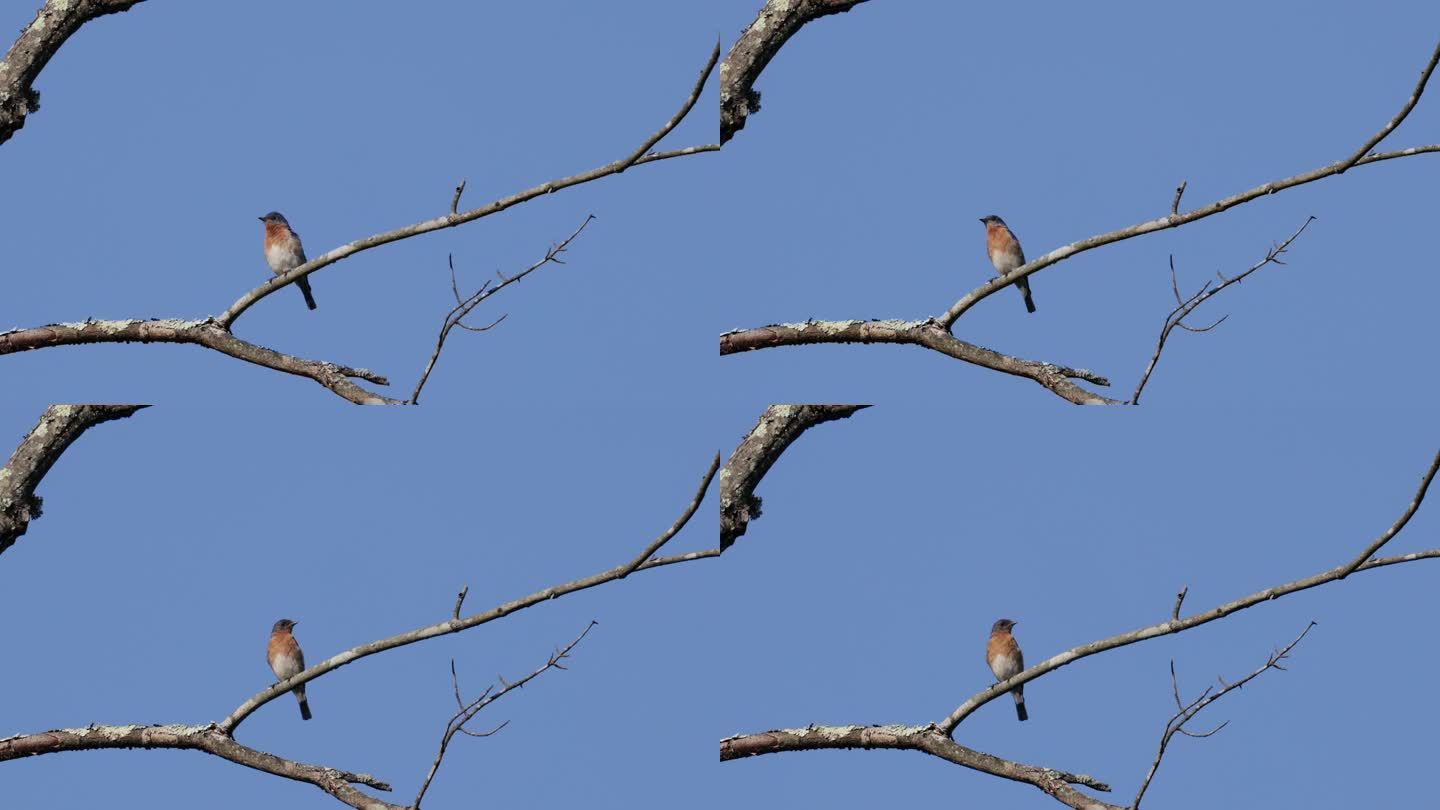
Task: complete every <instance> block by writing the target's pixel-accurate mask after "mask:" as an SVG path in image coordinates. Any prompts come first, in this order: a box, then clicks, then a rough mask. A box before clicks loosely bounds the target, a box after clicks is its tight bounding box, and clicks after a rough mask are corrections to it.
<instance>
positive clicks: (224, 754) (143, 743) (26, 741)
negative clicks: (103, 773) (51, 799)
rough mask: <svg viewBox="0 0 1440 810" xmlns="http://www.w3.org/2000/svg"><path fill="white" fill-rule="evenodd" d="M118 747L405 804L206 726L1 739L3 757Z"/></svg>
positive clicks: (351, 776) (363, 778) (374, 806)
mask: <svg viewBox="0 0 1440 810" xmlns="http://www.w3.org/2000/svg"><path fill="white" fill-rule="evenodd" d="M114 748H147V749H148V748H169V749H176V750H182V751H184V750H189V751H204V752H205V753H207V754H213V755H214V756H217V757H220V758H222V759H228V760H230V761H231V762H234V763H237V764H240V765H244V766H245V767H247V768H254V769H255V770H257V771H263V772H264V773H268V774H274V775H275V776H283V777H285V778H286V779H294V780H296V781H298V782H308V783H310V784H312V785H314V786H316V787H318V788H320V789H321V790H323V791H325V792H326V793H329V794H330V795H331V796H334V797H335V798H337V799H339V800H340V801H342V802H344V803H345V804H348V805H350V806H351V807H354V808H357V810H404V806H403V805H398V804H390V803H388V802H383V801H380V800H379V799H376V798H373V797H371V796H367V795H365V794H364V793H361V792H360V791H358V790H356V789H355V788H353V787H351V783H354V784H359V785H366V786H368V787H372V788H375V789H376V790H389V789H390V786H389V785H387V784H385V783H384V782H381V781H380V780H378V779H376V778H375V777H373V776H371V775H369V774H365V773H351V772H349V771H341V770H336V769H335V768H327V767H325V766H323V765H309V764H306V763H303V762H296V761H294V760H289V759H284V758H282V757H277V756H275V755H274V754H270V753H266V752H265V751H258V750H256V749H254V748H250V747H249V746H246V745H241V744H240V743H238V742H236V741H235V739H234V738H233V737H231V736H229V735H227V734H224V733H223V732H221V731H219V730H218V729H216V728H215V726H214V725H207V726H185V725H177V724H168V725H125V726H87V727H86V728H60V729H54V730H52V731H42V732H39V733H38V734H21V735H19V736H15V737H7V738H5V739H0V762H5V761H8V760H12V759H20V758H22V757H33V756H39V755H42V754H56V753H60V752H63V751H95V750H102V749H114Z"/></svg>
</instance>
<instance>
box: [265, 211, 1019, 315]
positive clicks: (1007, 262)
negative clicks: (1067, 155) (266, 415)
mask: <svg viewBox="0 0 1440 810" xmlns="http://www.w3.org/2000/svg"><path fill="white" fill-rule="evenodd" d="M980 221H981V222H983V223H985V252H986V253H987V254H988V255H989V256H990V263H991V264H993V265H995V272H997V273H999V274H1000V275H1002V276H1005V275H1009V274H1010V273H1011V272H1013V271H1014V270H1015V268H1017V267H1019V266H1020V265H1022V264H1024V263H1025V251H1023V250H1021V249H1020V240H1019V239H1016V238H1015V234H1014V232H1012V231H1011V230H1010V226H1008V225H1006V224H1005V220H1003V219H1001V218H999V217H997V216H995V215H994V214H991V215H990V216H988V217H981V218H980ZM267 244H268V242H267ZM267 255H268V254H267ZM271 267H274V265H273V264H272V265H271ZM1015 286H1016V287H1019V288H1020V293H1021V294H1022V295H1024V296H1025V311H1026V312H1034V311H1035V299H1033V298H1031V297H1030V279H1028V278H1022V279H1020V280H1019V281H1017V282H1015Z"/></svg>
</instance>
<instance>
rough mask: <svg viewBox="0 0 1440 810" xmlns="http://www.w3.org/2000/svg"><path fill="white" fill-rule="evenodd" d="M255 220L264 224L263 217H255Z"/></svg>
mask: <svg viewBox="0 0 1440 810" xmlns="http://www.w3.org/2000/svg"><path fill="white" fill-rule="evenodd" d="M255 218H256V219H258V220H260V221H261V222H264V221H265V217H255Z"/></svg>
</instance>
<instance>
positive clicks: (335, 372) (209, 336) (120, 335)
mask: <svg viewBox="0 0 1440 810" xmlns="http://www.w3.org/2000/svg"><path fill="white" fill-rule="evenodd" d="M86 343H188V344H192V345H195V346H203V347H205V348H207V349H212V350H214V351H217V352H219V353H221V354H224V355H228V356H230V357H234V358H235V359H237V360H244V361H245V362H247V363H253V364H255V365H257V366H263V367H265V368H269V369H274V370H275V371H283V372H285V373H286V374H294V375H296V376H298V377H307V378H309V379H312V380H314V381H315V382H317V383H320V385H322V386H324V387H325V388H327V389H329V390H330V391H333V392H334V393H335V394H337V395H339V396H340V397H343V398H344V399H346V400H348V401H350V402H354V403H356V404H358V405H392V404H399V403H400V400H396V399H390V398H389V397H384V396H381V395H379V394H375V393H372V392H370V391H367V390H365V389H364V388H361V387H360V386H358V385H356V384H355V383H353V382H351V381H350V380H351V378H354V379H357V380H365V381H366V382H372V383H375V384H376V385H389V381H388V380H386V379H385V378H384V377H382V376H380V375H378V374H376V373H374V372H372V371H367V370H365V369H363V368H350V367H349V366H341V365H336V364H334V363H327V362H324V361H320V360H306V359H304V358H301V357H294V356H292V355H288V354H281V353H280V352H277V351H275V350H274V349H267V348H266V347H264V346H260V345H257V344H254V343H250V342H249V341H245V340H241V339H240V338H237V337H235V335H233V334H232V333H230V332H229V331H227V330H225V329H221V328H220V327H219V326H216V325H215V323H214V322H213V321H209V320H204V321H179V320H169V319H163V320H148V321H134V320H126V321H84V322H82V323H52V324H50V325H48V326H37V327H34V328H32V329H16V330H14V331H11V332H0V356H3V355H7V354H14V353H16V352H24V351H33V350H35V349H45V348H50V347H52V346H78V345H82V344H86Z"/></svg>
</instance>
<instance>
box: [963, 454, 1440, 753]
mask: <svg viewBox="0 0 1440 810" xmlns="http://www.w3.org/2000/svg"><path fill="white" fill-rule="evenodd" d="M1437 469H1440V452H1437V453H1436V454H1435V459H1434V460H1433V461H1431V462H1430V467H1429V469H1428V470H1427V471H1426V473H1425V475H1424V477H1423V478H1422V479H1421V482H1420V488H1419V489H1418V490H1417V491H1416V493H1415V497H1414V498H1413V499H1412V500H1411V502H1410V504H1409V506H1408V507H1407V508H1406V509H1405V511H1404V513H1402V514H1401V516H1400V517H1399V519H1397V520H1396V521H1395V523H1394V524H1392V525H1391V527H1390V528H1389V529H1388V530H1386V531H1385V533H1384V534H1381V535H1380V537H1378V538H1377V539H1376V540H1375V541H1373V542H1371V543H1370V544H1369V545H1368V546H1366V548H1365V551H1364V552H1362V554H1361V557H1360V559H1359V560H1358V561H1356V562H1346V563H1343V564H1341V565H1337V566H1335V567H1334V568H1331V569H1328V570H1325V571H1321V572H1320V573H1318V574H1314V575H1311V576H1308V577H1305V578H1303V579H1297V580H1294V581H1292V582H1286V583H1284V584H1281V585H1274V586H1271V587H1269V588H1265V589H1264V590H1260V591H1256V592H1255V593H1252V594H1250V595H1248V596H1242V597H1240V598H1239V599H1235V600H1233V601H1230V602H1226V603H1225V604H1223V605H1220V606H1218V607H1214V608H1211V609H1210V610H1207V611H1205V612H1203V613H1196V614H1193V615H1191V616H1189V617H1186V618H1183V619H1175V618H1171V619H1168V620H1166V621H1163V622H1161V623H1159V624H1153V625H1150V626H1149V627H1141V628H1138V629H1135V630H1131V631H1129V632H1126V633H1120V634H1118V635H1114V636H1110V637H1109V638H1103V639H1100V640H1098V641H1092V642H1089V643H1088V644H1082V645H1080V646H1078V647H1074V648H1072V649H1069V650H1066V651H1065V652H1063V653H1060V654H1059V655H1056V656H1053V657H1051V658H1049V659H1047V660H1045V661H1041V662H1040V663H1038V664H1035V665H1033V666H1031V667H1030V668H1029V669H1026V670H1024V671H1023V672H1021V673H1020V674H1018V675H1016V676H1014V677H1012V678H1008V679H1006V680H1004V681H1001V682H999V683H997V684H995V685H994V686H991V687H988V688H986V689H982V690H981V691H979V692H977V693H975V694H974V695H973V696H971V697H970V699H968V700H966V701H965V702H964V703H962V704H960V706H959V707H958V708H956V709H955V711H953V712H951V713H950V716H949V717H946V718H945V719H944V720H942V721H941V722H940V723H938V724H937V727H938V728H939V729H940V731H942V732H943V733H945V734H951V733H953V732H954V731H955V727H956V726H958V725H960V723H961V721H963V720H964V719H965V718H966V717H969V716H970V715H971V714H973V713H974V712H975V710H976V709H978V708H980V707H981V706H984V705H985V704H986V703H989V702H990V701H992V700H994V699H995V698H997V697H999V696H1001V695H1004V694H1006V693H1007V692H1009V691H1010V690H1011V689H1014V688H1015V687H1017V686H1020V685H1021V684H1025V683H1029V682H1030V681H1033V680H1035V679H1036V678H1038V677H1040V676H1042V675H1044V674H1046V673H1048V672H1051V671H1053V670H1056V669H1059V668H1060V667H1063V666H1065V665H1066V664H1071V663H1074V662H1075V661H1078V660H1080V659H1081V658H1088V657H1089V656H1092V655H1095V654H1097V653H1102V652H1105V651H1107V650H1113V649H1115V648H1117V647H1125V646H1129V645H1131V644H1136V643H1139V642H1141V641H1146V640H1148V639H1152V638H1157V637H1159V636H1168V635H1171V634H1174V633H1182V632H1184V631H1186V630H1190V629H1192V628H1195V627H1199V626H1200V625H1202V624H1209V623H1210V622H1213V621H1215V620H1216V619H1223V618H1225V617H1226V616H1229V615H1230V614H1232V613H1238V612H1239V611H1242V610H1245V609H1247V608H1252V607H1254V606H1256V605H1258V604H1262V603H1264V602H1269V601H1271V600H1274V599H1279V598H1280V597H1282V596H1287V595H1289V594H1292V593H1296V592H1298V591H1304V590H1308V589H1310V588H1314V587H1317V586H1320V585H1324V584H1326V583H1328V582H1334V581H1336V580H1341V579H1344V578H1345V577H1347V576H1349V575H1350V574H1352V573H1354V572H1355V571H1366V570H1369V569H1371V568H1378V567H1381V566H1383V565H1393V564H1395V563H1399V562H1409V561H1410V560H1415V559H1429V558H1431V557H1432V556H1434V555H1433V554H1432V553H1431V552H1421V553H1418V554H1413V555H1406V556H1405V557H1403V558H1392V559H1390V560H1370V557H1371V556H1373V555H1374V554H1375V552H1377V551H1379V550H1380V548H1381V547H1382V546H1384V545H1385V544H1386V543H1388V542H1390V540H1392V539H1393V538H1394V537H1395V536H1396V535H1397V534H1399V533H1400V530H1402V529H1404V528H1405V525H1406V524H1407V523H1408V522H1409V521H1410V518H1411V516H1413V515H1414V514H1415V512H1416V510H1417V509H1419V508H1420V503H1421V502H1422V501H1424V499H1425V493H1426V490H1428V489H1429V487H1430V481H1431V480H1433V479H1434V477H1435V472H1436V470H1437ZM1367 560H1369V562H1366V561H1367Z"/></svg>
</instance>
